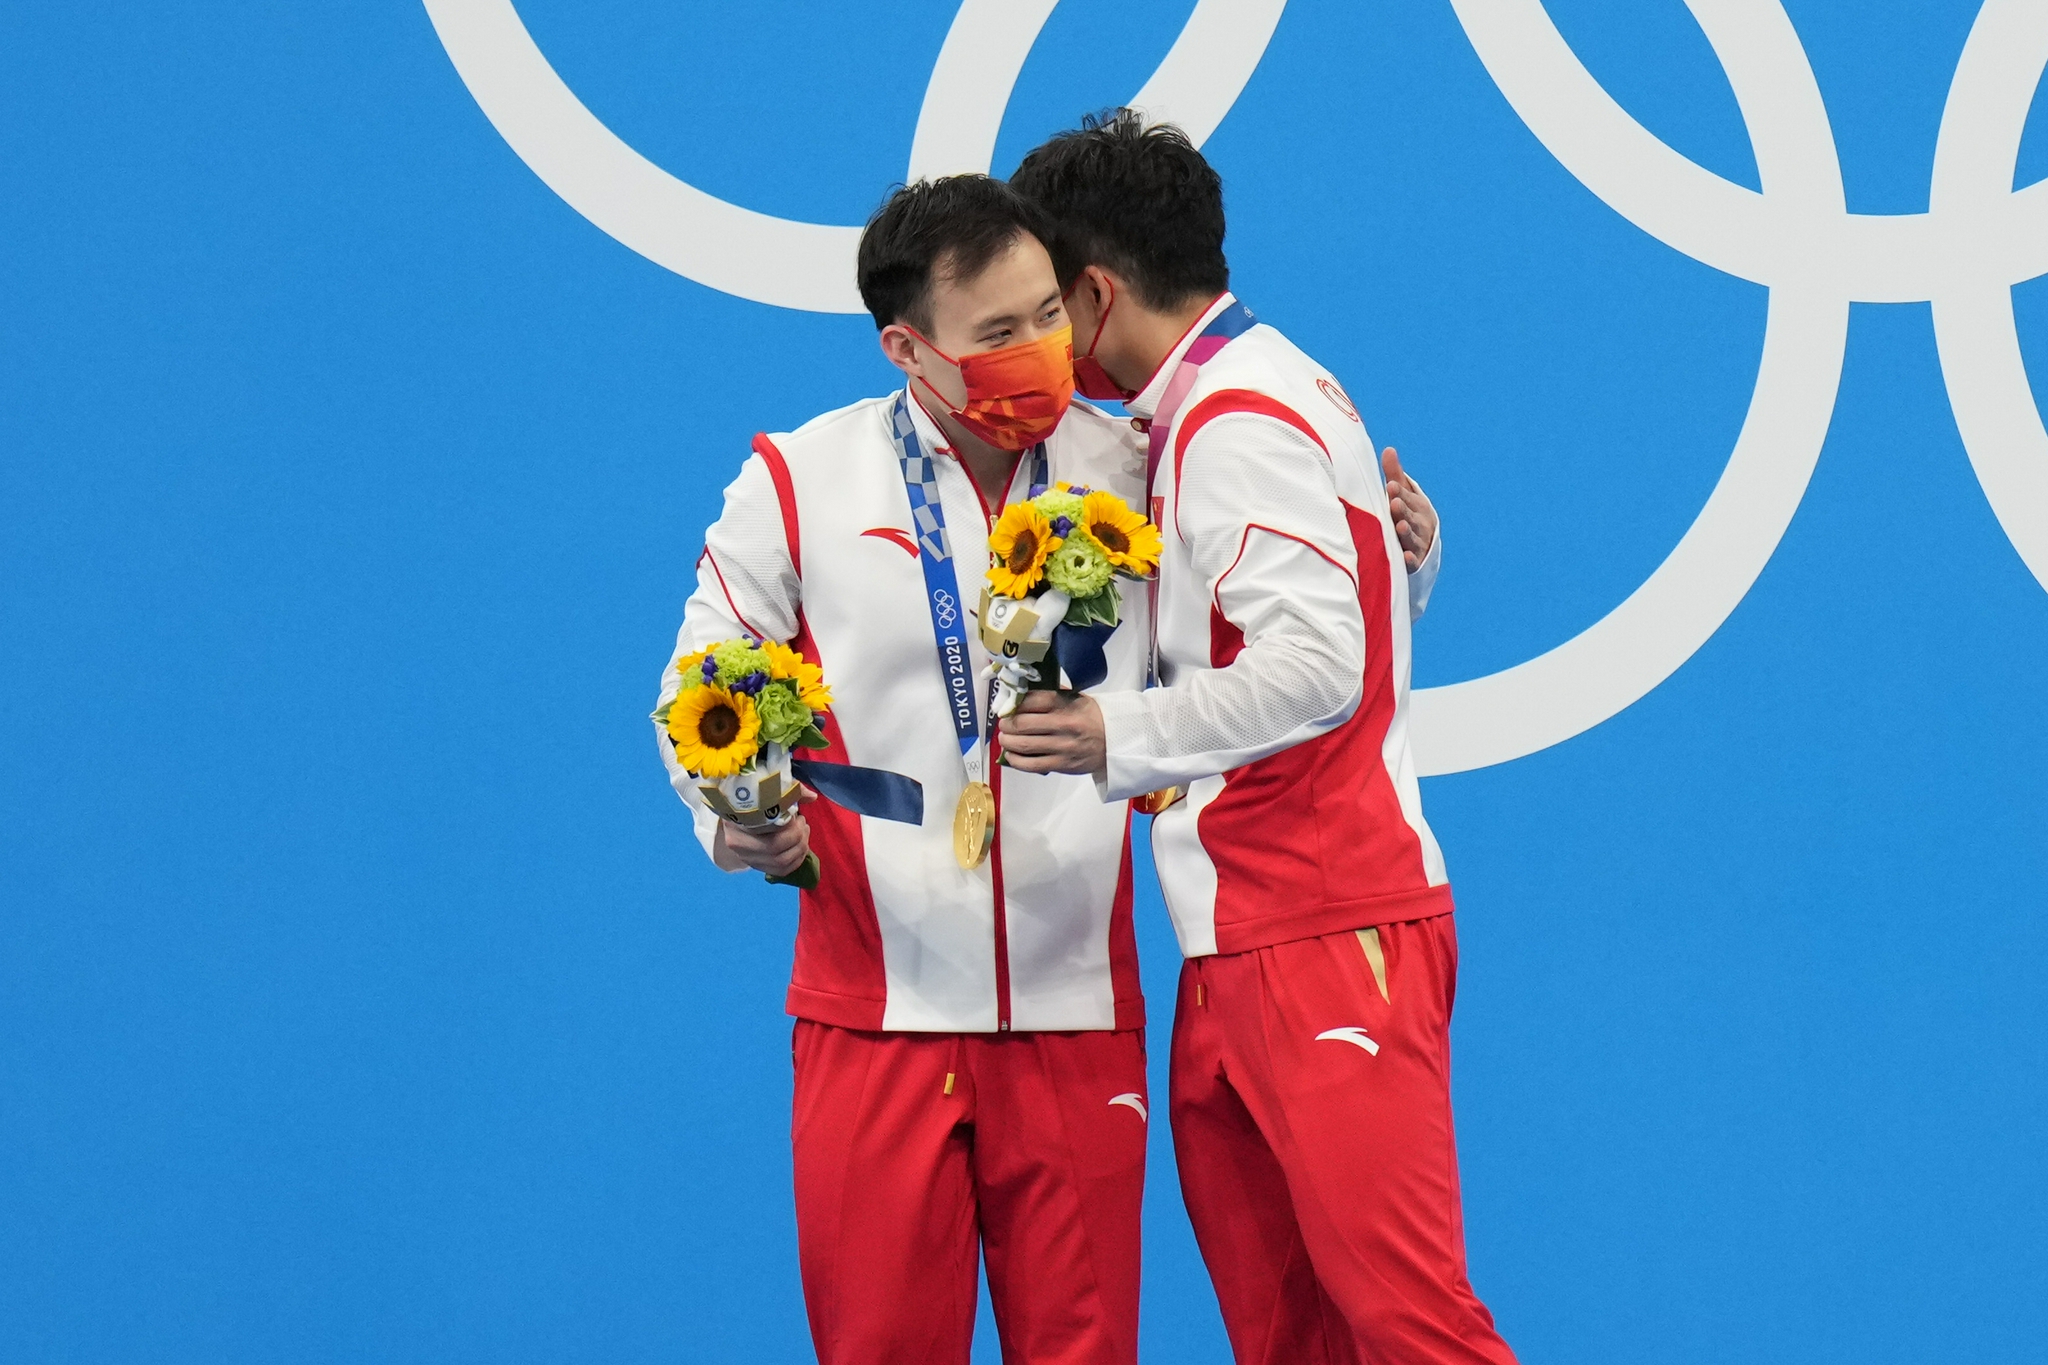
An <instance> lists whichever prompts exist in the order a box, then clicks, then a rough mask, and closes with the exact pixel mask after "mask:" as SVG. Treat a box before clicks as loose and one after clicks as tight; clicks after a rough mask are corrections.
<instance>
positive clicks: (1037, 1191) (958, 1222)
mask: <svg viewBox="0 0 2048 1365" xmlns="http://www.w3.org/2000/svg"><path fill="white" fill-rule="evenodd" d="M792 1050H793V1052H794V1055H795V1060H796V1113H795V1120H794V1122H793V1124H792V1126H791V1139H792V1142H793V1145H794V1147H795V1153H796V1217H797V1244H798V1250H799V1253H800V1256H801V1260H802V1265H803V1281H804V1303H805V1306H806V1307H807V1309H808V1310H809V1313H810V1319H811V1339H812V1341H813V1342H814V1343H815V1344H816V1346H817V1350H818V1359H819V1360H820V1361H822V1362H824V1365H927V1363H928V1365H966V1362H967V1360H968V1352H969V1345H970V1342H971V1340H972V1337H973V1332H974V1307H975V1304H974V1299H975V1253H976V1247H977V1242H979V1243H980V1248H981V1251H982V1254H983V1256H984V1257H985V1259H986V1260H987V1263H988V1283H989V1295H990V1297H991V1299H992V1300H993V1301H994V1307H995V1316H996V1330H997V1334H998V1335H999V1336H1000V1337H1001V1338H1002V1346H1003V1359H1004V1361H1005V1362H1007V1365H1024V1362H1030V1365H1131V1362H1135V1361H1136V1360H1137V1358H1138V1241H1139V1239H1138V1214H1139V1207H1140V1202H1141V1200H1142V1198H1143V1195H1144V1185H1145V1117H1146V1106H1147V1104H1148V1101H1147V1099H1146V1094H1145V1052H1144V1044H1143V1041H1142V1035H1141V1034H1140V1033H1139V1032H1137V1031H1136V1030H1130V1031H1126V1032H1122V1033H1107V1032H1091V1033H1001V1034H996V1033H973V1034H950V1033H943V1034H939V1033H869V1032H863V1031H860V1030H856V1029H843V1028H835V1027H833V1026H832V1025H829V1024H820V1023H816V1022H814V1021H811V1020H807V1019H804V1020H798V1021H797V1025H796V1033H795V1038H794V1041H793V1045H792ZM949 1078H950V1086H949Z"/></svg>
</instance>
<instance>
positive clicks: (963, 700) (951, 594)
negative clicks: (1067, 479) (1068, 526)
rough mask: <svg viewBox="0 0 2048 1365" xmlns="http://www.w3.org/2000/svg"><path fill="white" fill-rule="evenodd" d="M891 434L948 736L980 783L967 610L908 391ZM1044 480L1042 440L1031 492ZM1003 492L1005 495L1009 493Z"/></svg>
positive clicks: (934, 472)
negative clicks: (948, 717) (941, 678)
mask: <svg viewBox="0 0 2048 1365" xmlns="http://www.w3.org/2000/svg"><path fill="white" fill-rule="evenodd" d="M890 429H891V434H892V435H893V436H894V438H895V441H896V458H897V460H898V461H899V462H900V463H901V464H902V466H903V489H904V492H905V493H907V494H909V496H910V525H911V530H912V532H913V533H914V534H915V535H916V536H917V546H918V555H917V562H918V565H919V567H921V568H922V569H923V570H924V602H925V607H926V608H927V610H929V611H930V613H931V619H932V639H933V642H934V643H935V644H936V645H937V647H938V652H939V671H940V672H941V673H942V674H944V675H945V680H946V709H947V710H948V711H949V712H951V714H952V719H953V735H954V738H955V739H957V740H958V741H959V744H960V761H961V764H962V765H963V766H964V767H965V768H966V770H967V780H968V781H969V782H985V781H987V778H988V745H987V744H986V742H985V736H984V735H983V734H982V729H981V714H982V709H983V708H978V707H976V705H975V699H974V669H973V666H972V664H971V662H970V659H969V653H968V633H967V610H966V605H965V603H964V602H963V600H962V599H961V596H960V580H959V577H958V575H957V574H956V573H955V572H954V568H953V543H952V540H951V538H950V537H948V536H947V534H946V505H945V503H944V502H943V501H942V500H941V499H940V497H939V471H938V464H937V462H936V461H935V460H933V459H932V457H931V456H929V455H927V454H925V452H924V445H923V443H922V442H920V441H919V440H918V439H917V427H916V425H915V424H914V423H913V422H912V421H911V420H910V397H909V394H908V392H907V391H905V392H902V393H898V394H897V395H896V407H895V410H894V412H893V414H892V415H891V418H890ZM1012 477H1013V478H1014V477H1015V476H1014V475H1013V476H1012ZM1046 478H1047V467H1046V456H1045V443H1044V442H1042V441H1041V442H1040V443H1039V444H1037V445H1035V446H1033V447H1032V448H1031V484H1032V487H1033V489H1034V490H1037V489H1038V488H1040V487H1041V486H1042V485H1043V484H1044V483H1045V481H1046ZM1003 491H1004V494H1005V496H1007V495H1008V492H1009V490H1008V489H1004V490H1003Z"/></svg>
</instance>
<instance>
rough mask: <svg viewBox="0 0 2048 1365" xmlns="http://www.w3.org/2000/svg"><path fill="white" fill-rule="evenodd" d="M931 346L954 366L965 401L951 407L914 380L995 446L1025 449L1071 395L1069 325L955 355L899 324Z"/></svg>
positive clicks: (1045, 432) (1046, 430) (1054, 422)
mask: <svg viewBox="0 0 2048 1365" xmlns="http://www.w3.org/2000/svg"><path fill="white" fill-rule="evenodd" d="M903 330H904V331H906V332H909V333H910V334H911V335H912V336H914V337H917V339H918V340H919V341H923V342H924V344H925V345H927V346H931V349H932V354H933V355H936V356H937V357H938V358H939V359H941V360H943V361H945V362H946V363H947V364H948V365H955V366H958V367H959V370H960V381H961V383H963V384H965V385H966V386H967V404H966V406H965V407H960V408H956V407H954V406H953V405H952V404H951V403H947V402H946V399H945V395H943V394H941V393H940V392H939V391H938V390H937V389H934V388H932V386H931V385H930V384H926V383H925V381H924V380H922V379H920V380H919V381H918V382H919V383H920V384H924V386H925V388H926V389H927V390H929V391H930V393H931V395H932V397H934V398H936V399H938V400H939V402H940V403H941V404H943V405H944V406H945V409H946V411H947V412H950V413H952V414H953V416H954V418H955V419H957V420H958V421H959V423H960V425H961V426H963V427H966V428H967V429H968V430H969V431H971V432H973V433H974V434H975V435H976V436H979V437H980V438H981V439H982V440H984V441H987V442H988V443H989V444H990V445H992V446H994V447H995V448H996V449H997V450H1029V449H1030V448H1031V447H1032V446H1035V445H1037V444H1038V443H1039V442H1040V441H1043V440H1044V439H1045V438H1046V437H1048V436H1050V435H1051V434H1052V429H1053V428H1054V427H1056V426H1058V425H1059V424H1060V418H1062V417H1064V416H1065V415H1066V412H1067V404H1069V403H1071V402H1072V401H1073V399H1074V329H1073V328H1071V327H1062V328H1060V329H1059V330H1058V331H1057V332H1054V333H1052V334H1051V335H1050V336H1043V337H1040V338H1039V339H1038V340H1036V341H1027V342H1025V343H1023V344H1022V345H1019V346H1004V347H1001V348H999V349H997V350H993V351H976V352H975V353H974V354H973V355H963V356H961V357H960V358H959V359H958V360H955V359H954V358H953V357H952V356H949V355H947V354H946V353H945V352H944V351H942V350H940V349H939V348H938V347H936V346H932V344H931V342H929V341H925V338H924V337H923V336H922V335H920V334H919V333H918V332H917V331H916V330H915V329H913V328H909V327H906V328H904V329H903Z"/></svg>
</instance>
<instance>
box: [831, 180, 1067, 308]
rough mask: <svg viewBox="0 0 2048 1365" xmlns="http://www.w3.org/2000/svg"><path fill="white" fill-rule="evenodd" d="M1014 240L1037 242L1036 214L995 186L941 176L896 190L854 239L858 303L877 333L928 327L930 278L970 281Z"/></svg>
mask: <svg viewBox="0 0 2048 1365" xmlns="http://www.w3.org/2000/svg"><path fill="white" fill-rule="evenodd" d="M1021 236H1031V237H1040V236H1042V234H1041V233H1040V231H1039V215H1038V213H1037V212H1036V211H1035V210H1034V209H1033V208H1032V207H1031V204H1030V203H1029V202H1028V201H1027V200H1026V199H1025V198H1024V196H1022V195H1020V194H1018V193H1017V192H1016V191H1015V190H1013V189H1011V188H1010V187H1009V186H1008V185H1005V184H1004V183H1003V182H1002V181H1000V180H997V179H994V178H993V177H990V176H986V175H947V176H941V177H939V178H938V179H937V180H919V181H917V182H915V183H914V184H909V185H898V186H897V187H896V188H895V189H893V190H891V191H890V192H889V197H888V198H887V199H884V200H883V201H882V206H881V207H880V208H878V209H876V210H875V212H874V216H873V217H871V218H869V219H868V225H867V227H866V228H865V229H863V230H862V232H861V234H860V254H859V257H858V265H857V268H856V277H857V278H858V280H859V282H860V301H861V302H862V303H864V304H866V305H867V306H868V311H869V312H870V313H872V314H874V316H875V327H876V328H877V329H878V330H879V329H881V328H883V327H887V326H889V325H890V324H891V323H895V322H908V323H909V324H910V325H911V326H913V327H915V328H917V329H918V330H919V331H923V332H929V331H931V329H932V280H933V277H934V276H935V275H938V274H940V273H943V274H944V275H946V276H947V277H948V278H950V279H973V278H974V277H975V276H976V275H978V274H980V273H981V272H982V271H983V270H985V269H987V267H988V265H989V263H990V262H991V261H993V260H995V258H996V257H998V256H1000V255H1002V254H1003V252H1004V251H1006V250H1008V249H1009V247H1010V244H1011V243H1013V242H1015V241H1016V240H1017V239H1018V238H1019V237H1021Z"/></svg>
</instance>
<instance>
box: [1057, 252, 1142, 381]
mask: <svg viewBox="0 0 2048 1365" xmlns="http://www.w3.org/2000/svg"><path fill="white" fill-rule="evenodd" d="M1074 287H1075V288H1076V289H1078V288H1080V284H1079V282H1078V281H1077V282H1076V283H1075V286H1074ZM1070 293H1071V291H1070ZM1114 307H1116V286H1115V285H1113V284H1112V285H1110V286H1109V302H1108V303H1105V304H1103V305H1102V316H1101V317H1099V318H1097V319H1096V320H1095V335H1094V336H1093V337H1091V338H1090V339H1089V341H1088V352H1087V354H1086V355H1077V356H1075V357H1074V387H1075V388H1076V389H1079V390H1080V392H1081V396H1082V397H1083V398H1100V399H1103V400H1105V401H1106V400H1111V399H1114V400H1116V401H1119V402H1122V401H1127V400H1129V399H1132V398H1136V397H1137V396H1138V391H1137V390H1136V389H1127V388H1125V387H1124V386H1123V385H1121V384H1119V383H1117V382H1116V381H1115V380H1114V379H1111V378H1110V377H1109V371H1108V370H1105V369H1103V368H1102V362H1101V361H1099V360H1097V359H1096V358H1095V348H1096V347H1097V346H1100V345H1101V344H1102V329H1103V328H1104V327H1107V326H1108V325H1109V310H1110V309H1112V308H1114Z"/></svg>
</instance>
